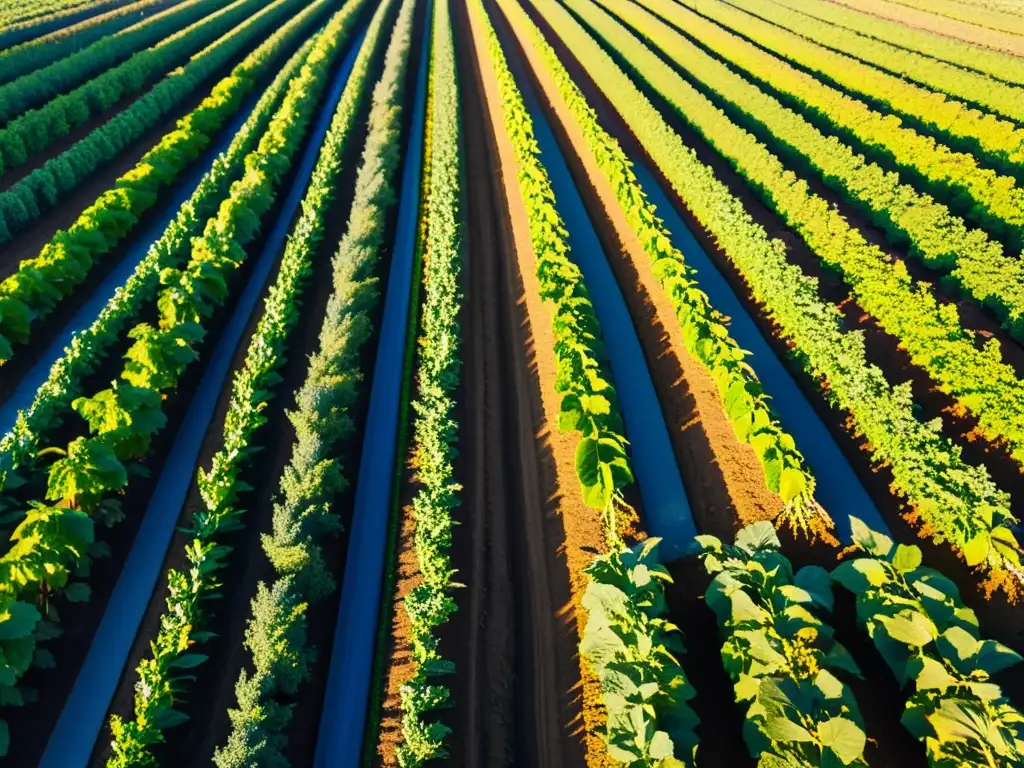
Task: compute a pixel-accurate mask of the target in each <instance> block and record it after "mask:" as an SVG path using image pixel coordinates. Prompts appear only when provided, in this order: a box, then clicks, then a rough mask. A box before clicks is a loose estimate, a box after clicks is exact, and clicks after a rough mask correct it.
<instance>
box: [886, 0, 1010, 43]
mask: <svg viewBox="0 0 1024 768" xmlns="http://www.w3.org/2000/svg"><path fill="white" fill-rule="evenodd" d="M898 1H899V4H900V5H906V6H908V7H910V8H916V9H918V10H919V11H927V12H928V13H933V14H936V15H937V16H945V17H946V18H947V19H956V20H957V21H963V22H966V23H968V24H974V25H977V26H979V27H985V28H986V29H995V30H999V31H1001V32H1010V33H1012V34H1015V35H1024V19H1021V18H1020V8H1017V9H1016V11H1017V12H1016V13H1012V12H1011V13H1010V14H1007V13H1003V12H1001V11H1000V10H996V9H989V8H985V7H978V6H977V5H974V4H970V5H969V6H968V5H964V4H962V3H958V2H955V0H898Z"/></svg>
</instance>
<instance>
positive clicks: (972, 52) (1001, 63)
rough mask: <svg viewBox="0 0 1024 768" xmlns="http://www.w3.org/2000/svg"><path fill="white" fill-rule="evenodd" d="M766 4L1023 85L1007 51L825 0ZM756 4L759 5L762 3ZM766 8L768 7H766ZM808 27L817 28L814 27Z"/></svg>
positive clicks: (1019, 67)
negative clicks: (974, 43) (971, 42)
mask: <svg viewBox="0 0 1024 768" xmlns="http://www.w3.org/2000/svg"><path fill="white" fill-rule="evenodd" d="M734 4H735V3H734ZM767 5H769V6H772V7H771V8H770V12H773V13H774V10H775V9H774V7H773V6H782V7H785V8H788V9H789V10H791V11H798V12H800V13H801V14H805V15H807V16H810V17H813V19H818V20H821V21H825V22H828V23H829V24H832V25H835V26H837V27H845V28H846V29H849V30H852V31H854V32H858V33H860V34H861V35H864V36H865V37H872V38H875V39H876V40H881V41H883V42H886V43H889V44H891V45H896V46H900V47H902V48H906V49H908V50H912V51H915V52H917V53H923V54H925V55H926V56H930V57H933V58H937V59H942V60H944V61H948V62H951V63H953V64H957V65H958V66H961V67H965V68H968V69H974V70H977V71H978V72H983V73H985V74H986V75H990V76H992V77H995V78H1000V79H1002V80H1005V81H1007V82H1011V83H1017V84H1018V85H1024V61H1022V60H1021V59H1020V58H1019V57H1017V56H1014V55H1012V54H1009V53H1003V52H1002V51H994V50H992V49H990V48H982V47H980V46H974V45H971V44H969V43H965V42H963V41H961V40H957V39H955V38H952V37H946V36H945V35H940V34H937V33H934V32H928V31H927V30H923V29H917V28H915V27H908V26H906V25H905V24H899V23H897V22H893V21H889V20H888V19H883V18H880V17H878V16H872V15H871V14H867V13H861V12H860V11H856V10H854V9H852V8H847V7H844V6H842V5H838V4H835V3H831V2H828V0H772V2H771V3H770V4H767ZM758 8H759V9H760V8H761V6H758ZM765 10H766V11H768V10H769V8H767V7H766V8H765ZM752 12H753V13H756V14H757V15H758V16H761V17H763V18H768V17H767V16H766V15H765V14H764V13H761V12H760V10H757V11H752ZM793 18H794V19H796V18H799V19H800V23H801V25H804V24H806V23H808V21H805V20H804V18H803V16H802V15H801V16H795V17H793ZM811 23H813V22H811ZM783 26H786V27H789V23H788V22H787V23H786V24H783ZM811 28H812V29H817V27H811Z"/></svg>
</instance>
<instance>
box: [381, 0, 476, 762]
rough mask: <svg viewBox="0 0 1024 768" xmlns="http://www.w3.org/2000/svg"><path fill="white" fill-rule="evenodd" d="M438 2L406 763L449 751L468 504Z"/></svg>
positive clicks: (444, 10)
mask: <svg viewBox="0 0 1024 768" xmlns="http://www.w3.org/2000/svg"><path fill="white" fill-rule="evenodd" d="M433 9H434V13H433V20H432V30H431V58H430V73H429V91H428V99H427V113H428V117H427V120H426V125H425V127H424V132H425V136H426V138H425V142H424V143H425V145H426V146H425V152H424V174H423V176H424V178H423V187H424V189H423V192H424V197H423V200H424V205H423V207H422V210H421V216H423V215H424V214H425V215H426V221H425V222H424V221H422V219H421V238H422V248H423V251H424V253H423V263H424V268H423V294H424V297H423V302H422V308H421V315H420V325H421V330H420V335H419V345H418V351H419V358H418V368H417V383H416V395H415V397H414V399H413V401H412V409H413V411H414V412H415V414H416V416H415V422H414V439H413V446H412V448H413V455H414V459H413V465H414V466H415V468H416V469H415V482H416V483H417V484H418V486H419V487H418V488H417V490H416V493H415V496H414V497H413V522H414V526H415V527H414V533H413V548H414V551H415V553H416V564H417V568H418V573H419V575H420V576H422V578H423V581H422V583H421V584H418V585H417V586H416V587H414V588H413V590H412V591H411V592H410V593H409V594H408V595H407V596H406V597H405V599H404V601H403V606H404V609H405V612H406V615H407V616H408V617H409V623H410V626H411V633H410V643H411V646H412V661H413V664H414V667H413V672H412V674H411V675H410V677H409V679H408V680H407V681H406V682H405V683H404V684H403V685H402V688H401V691H400V703H401V709H402V737H403V741H402V743H401V744H399V745H398V746H397V747H396V750H395V753H396V757H397V759H398V764H399V765H400V766H402V768H413V767H414V766H420V765H423V764H424V763H425V762H427V761H428V760H432V759H436V758H444V757H448V756H449V752H448V749H447V746H446V744H445V739H446V738H447V737H448V735H449V734H450V733H451V728H450V727H449V726H447V725H446V724H445V723H443V722H441V721H439V720H438V719H436V717H433V715H436V713H437V711H438V710H439V709H442V708H444V707H447V706H449V705H450V695H451V692H450V690H449V689H448V687H447V686H445V685H442V684H440V683H439V682H437V681H438V679H439V678H441V677H443V676H446V675H450V674H453V673H454V671H455V665H454V664H453V663H452V662H451V660H449V659H446V658H444V656H443V655H442V654H441V651H440V648H439V637H438V634H439V630H440V628H441V627H442V626H443V625H444V624H445V623H446V622H447V621H448V619H449V618H450V616H451V615H452V614H453V613H454V612H455V611H456V609H457V606H456V603H455V598H454V593H455V588H456V587H457V586H458V585H457V584H456V583H455V581H454V577H455V570H454V568H453V567H452V558H451V546H452V528H453V526H454V522H453V519H452V512H453V510H454V509H456V508H457V507H458V506H459V504H460V498H459V491H460V490H461V486H460V485H459V484H458V483H457V482H456V479H455V464H456V458H457V454H458V438H459V432H458V423H457V421H456V420H455V397H454V396H455V391H456V389H457V388H458V386H459V372H460V368H461V365H462V361H461V358H460V355H459V351H460V337H461V328H460V326H459V319H458V317H459V312H460V307H461V305H462V294H461V291H460V279H459V278H460V274H461V268H462V259H463V257H464V254H463V248H462V226H463V222H462V216H463V213H462V211H461V210H460V202H461V200H460V182H461V178H462V166H461V163H460V160H459V150H460V127H459V122H460V109H459V81H458V73H457V71H456V62H455V41H454V37H453V32H452V21H451V16H450V8H449V2H448V0H435V2H434V4H433ZM425 715H427V716H431V717H428V718H426V717H424V716H425Z"/></svg>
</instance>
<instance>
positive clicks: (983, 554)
mask: <svg viewBox="0 0 1024 768" xmlns="http://www.w3.org/2000/svg"><path fill="white" fill-rule="evenodd" d="M989 544H990V541H989V535H988V534H987V533H986V532H985V531H982V532H981V533H979V534H978V535H977V536H975V537H974V538H972V539H971V540H970V541H968V542H967V543H966V544H964V549H963V555H964V560H966V561H967V564H968V565H971V566H974V565H980V564H981V563H983V562H985V559H986V558H987V557H988V550H989Z"/></svg>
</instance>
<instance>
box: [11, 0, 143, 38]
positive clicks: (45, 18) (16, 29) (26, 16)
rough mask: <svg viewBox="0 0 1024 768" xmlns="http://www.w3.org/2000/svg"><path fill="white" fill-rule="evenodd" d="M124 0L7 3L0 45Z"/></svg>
mask: <svg viewBox="0 0 1024 768" xmlns="http://www.w3.org/2000/svg"><path fill="white" fill-rule="evenodd" d="M123 1H124V0H27V1H26V2H22V3H5V4H4V7H3V9H0V45H2V46H4V47H5V48H6V47H7V46H9V45H17V44H18V43H21V42H24V41H25V40H30V39H31V38H33V37H38V36H39V35H45V34H46V33H48V32H52V31H53V30H55V29H60V28H61V27H65V26H67V25H68V24H74V23H75V22H77V21H80V20H82V19H88V18H90V17H92V16H95V15H96V14H99V13H104V12H105V11H108V10H110V9H112V8H115V7H117V6H118V5H120V4H121V3H122V2H123Z"/></svg>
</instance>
